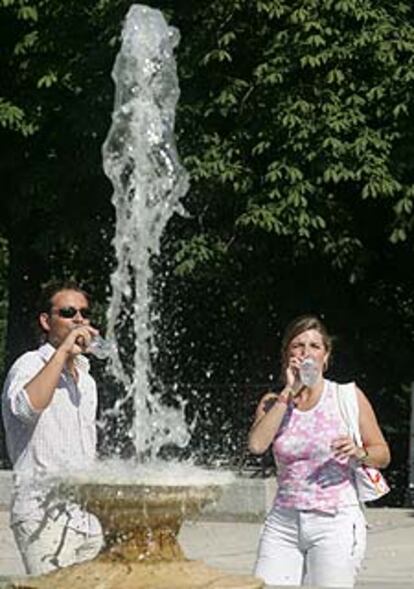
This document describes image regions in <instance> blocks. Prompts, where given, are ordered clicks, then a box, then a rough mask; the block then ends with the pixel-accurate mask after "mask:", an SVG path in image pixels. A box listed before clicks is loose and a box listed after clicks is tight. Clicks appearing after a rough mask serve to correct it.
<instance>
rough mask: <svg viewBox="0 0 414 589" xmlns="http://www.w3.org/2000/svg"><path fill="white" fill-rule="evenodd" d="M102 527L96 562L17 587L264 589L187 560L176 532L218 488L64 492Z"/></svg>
mask: <svg viewBox="0 0 414 589" xmlns="http://www.w3.org/2000/svg"><path fill="white" fill-rule="evenodd" d="M68 492H69V493H70V495H71V497H72V498H74V499H75V500H76V501H77V502H78V503H80V504H82V505H84V506H85V508H86V509H87V510H88V511H90V512H92V513H94V514H95V515H96V516H97V517H98V519H99V520H100V522H101V524H102V528H103V530H104V536H105V542H106V543H105V548H104V550H103V551H102V553H101V554H100V555H99V556H98V557H97V558H96V559H94V560H93V561H88V562H84V563H80V564H75V565H72V566H69V567H66V568H63V569H60V570H57V571H55V572H52V573H49V574H48V575H41V576H39V577H31V578H28V579H24V581H23V580H22V582H21V583H19V582H16V583H15V585H14V586H15V587H16V588H17V587H21V588H23V587H24V589H35V588H39V589H40V588H41V589H57V588H59V589H69V588H70V589H93V588H95V587H99V589H119V588H122V589H207V588H208V589H260V588H261V587H263V583H262V582H261V581H260V580H258V579H255V578H253V577H248V576H245V575H227V574H225V573H224V572H222V571H219V570H217V569H213V568H212V567H209V566H207V565H206V564H204V563H203V562H200V561H189V560H187V559H186V557H185V555H184V553H183V551H182V549H181V547H180V545H179V543H178V533H179V531H180V527H181V524H182V523H183V521H184V519H191V518H192V517H194V516H196V515H197V514H198V513H199V512H200V510H201V509H202V507H203V505H205V504H206V503H207V502H210V501H213V500H215V499H217V497H218V495H219V493H220V489H219V487H215V486H206V487H201V486H176V487H174V486H162V485H135V484H119V485H117V484H92V483H85V484H77V485H71V486H70V487H67V488H66V489H65V494H67V493H68Z"/></svg>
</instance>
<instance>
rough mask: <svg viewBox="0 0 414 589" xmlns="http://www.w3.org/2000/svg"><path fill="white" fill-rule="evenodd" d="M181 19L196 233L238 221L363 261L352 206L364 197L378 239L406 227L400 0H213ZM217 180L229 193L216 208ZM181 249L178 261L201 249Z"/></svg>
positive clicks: (405, 44)
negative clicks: (378, 222)
mask: <svg viewBox="0 0 414 589" xmlns="http://www.w3.org/2000/svg"><path fill="white" fill-rule="evenodd" d="M181 25H182V27H183V30H184V35H187V37H185V38H186V41H185V43H186V45H185V46H184V47H183V48H181V49H180V52H181V55H180V58H181V62H180V63H181V70H182V71H181V76H182V80H183V83H182V86H183V101H184V105H183V106H182V109H181V119H182V125H183V128H184V129H185V131H184V134H183V138H182V145H183V148H184V149H185V151H186V153H188V155H187V156H186V158H185V163H186V165H187V167H188V168H189V170H190V172H191V174H192V178H193V182H194V183H196V186H197V189H196V190H195V193H194V194H195V197H194V199H191V197H190V198H189V204H188V206H189V208H190V210H191V211H194V214H195V215H197V214H198V212H199V211H200V210H201V209H202V210H203V213H202V215H203V219H204V222H203V229H202V233H207V234H208V235H209V237H208V241H209V242H211V243H214V242H217V240H219V241H220V240H224V241H226V242H227V241H228V240H229V239H234V244H235V246H236V245H238V246H239V247H240V248H241V249H243V243H244V242H245V239H246V236H247V235H248V234H249V233H246V232H250V231H254V232H259V234H260V231H265V232H270V233H273V234H274V235H275V236H284V237H289V239H291V240H292V243H293V248H292V249H293V251H294V252H295V253H296V254H297V255H299V256H303V255H307V252H308V251H309V250H316V251H317V252H319V254H320V255H321V256H323V257H326V258H327V259H329V260H330V261H331V263H332V264H333V265H334V266H338V267H342V268H344V269H346V268H349V267H351V266H352V267H353V266H354V265H355V264H357V265H363V264H364V263H365V262H366V259H365V258H364V256H361V246H362V247H363V246H364V243H365V242H366V237H365V235H364V234H361V233H360V231H359V228H358V227H357V226H354V224H353V217H354V216H355V215H358V214H359V212H361V214H362V215H365V214H366V211H368V210H370V207H371V203H373V202H375V206H376V207H378V210H379V212H380V216H381V217H382V218H383V219H384V227H383V230H384V240H385V241H387V240H388V242H389V243H390V244H392V243H394V244H396V243H398V242H401V241H404V240H406V239H408V238H412V215H411V208H412V202H413V186H414V184H413V174H412V167H411V164H410V158H409V157H407V156H408V155H409V149H410V147H409V146H410V145H411V143H412V125H411V124H410V119H411V117H410V113H411V112H412V98H411V97H412V84H413V82H412V80H413V75H414V67H413V64H414V19H413V15H412V10H411V7H410V5H408V4H407V3H405V2H399V3H398V4H397V6H394V5H391V4H390V3H389V2H387V1H383V2H380V3H378V2H377V3H373V2H371V1H370V0H360V1H351V0H343V1H342V2H321V1H319V0H308V1H303V0H301V1H298V0H297V1H295V2H286V1H283V0H280V1H278V2H275V1H269V2H263V1H255V2H251V1H249V2H247V1H242V0H240V1H238V2H228V3H221V2H218V1H216V2H212V3H209V4H208V6H207V5H204V4H203V5H202V7H201V8H200V9H199V10H195V12H194V15H193V17H192V16H191V15H190V16H188V17H187V18H183V21H182V23H180V26H181ZM188 36H189V38H188ZM196 36H197V38H196ZM186 135H188V136H190V137H191V139H187V138H186ZM402 153H404V154H405V156H406V157H401V154H402ZM217 192H220V195H221V198H220V206H222V203H223V201H224V200H226V201H227V202H228V203H231V204H229V205H228V206H227V205H226V204H225V205H224V209H225V211H227V213H228V214H227V215H224V216H223V215H222V216H221V218H220V219H217V216H216V215H215V214H214V213H213V209H214V207H216V202H217V199H215V198H212V196H211V195H212V194H214V193H217ZM210 210H211V213H212V214H211V222H206V219H207V218H208V217H209V212H210ZM364 231H365V230H364ZM211 233H218V235H219V237H217V236H216V237H214V236H213V235H210V234H211ZM259 234H258V239H259ZM344 244H347V245H346V247H345V248H344V247H342V246H343V245H344ZM203 247H204V245H203ZM345 252H346V254H345ZM187 254H188V255H194V260H193V261H192V262H191V263H188V264H187V268H188V270H189V271H190V269H191V271H195V269H196V267H197V264H198V263H201V264H202V263H204V262H205V261H207V260H209V259H210V258H212V257H213V251H211V256H206V255H205V253H203V254H202V255H201V254H200V255H199V253H197V252H196V251H195V250H194V248H191V249H187ZM230 254H231V251H229V255H230ZM183 255H184V253H183V252H181V254H180V256H181V258H182V256H183ZM181 258H180V259H181ZM180 268H182V264H180ZM362 270H363V267H361V271H362Z"/></svg>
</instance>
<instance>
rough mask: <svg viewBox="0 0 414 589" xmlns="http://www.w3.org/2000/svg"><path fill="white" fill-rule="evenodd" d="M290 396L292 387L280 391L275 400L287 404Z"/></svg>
mask: <svg viewBox="0 0 414 589" xmlns="http://www.w3.org/2000/svg"><path fill="white" fill-rule="evenodd" d="M292 396H293V391H292V389H288V390H287V391H286V392H285V393H281V394H280V395H279V396H278V398H277V402H278V403H283V404H284V405H289V401H290V400H291V398H292Z"/></svg>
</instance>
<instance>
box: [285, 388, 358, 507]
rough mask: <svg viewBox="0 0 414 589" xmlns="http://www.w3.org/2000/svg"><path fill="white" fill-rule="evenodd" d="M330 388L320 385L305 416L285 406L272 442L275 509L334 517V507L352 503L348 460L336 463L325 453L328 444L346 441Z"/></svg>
mask: <svg viewBox="0 0 414 589" xmlns="http://www.w3.org/2000/svg"><path fill="white" fill-rule="evenodd" d="M336 387H337V385H336V383H334V382H332V381H329V380H325V385H324V389H323V391H322V395H321V398H320V399H319V401H318V403H317V405H315V407H312V409H309V410H308V411H300V410H299V409H297V408H296V407H294V405H293V404H290V405H289V407H288V410H287V411H286V414H285V416H284V418H283V421H282V424H281V427H280V430H279V432H278V433H277V435H276V437H275V439H274V441H273V454H274V457H275V461H276V465H277V472H278V477H277V478H278V490H277V494H276V498H275V506H277V507H282V508H287V509H300V510H315V511H322V512H326V513H335V512H336V511H337V509H338V507H340V506H344V505H354V504H357V503H358V498H357V494H356V490H355V486H354V484H353V476H352V470H351V468H350V465H349V460H348V459H340V458H336V457H335V456H334V454H333V451H332V449H331V444H332V442H333V440H335V439H336V438H337V437H338V436H341V435H347V431H346V426H345V424H344V423H343V420H342V418H341V415H340V413H339V407H338V403H337V398H336Z"/></svg>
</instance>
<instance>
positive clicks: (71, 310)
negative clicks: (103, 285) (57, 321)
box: [56, 307, 91, 319]
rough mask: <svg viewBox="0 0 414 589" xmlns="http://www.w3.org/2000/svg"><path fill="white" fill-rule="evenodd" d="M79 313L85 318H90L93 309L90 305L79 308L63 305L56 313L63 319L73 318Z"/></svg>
mask: <svg viewBox="0 0 414 589" xmlns="http://www.w3.org/2000/svg"><path fill="white" fill-rule="evenodd" d="M77 313H80V314H81V316H82V318H83V319H89V318H90V316H91V310H90V309H89V308H88V307H83V308H81V309H77V308H76V307H61V308H60V309H58V310H57V311H56V314H57V315H59V317H62V318H63V319H73V318H74V317H75V316H76V314H77Z"/></svg>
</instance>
